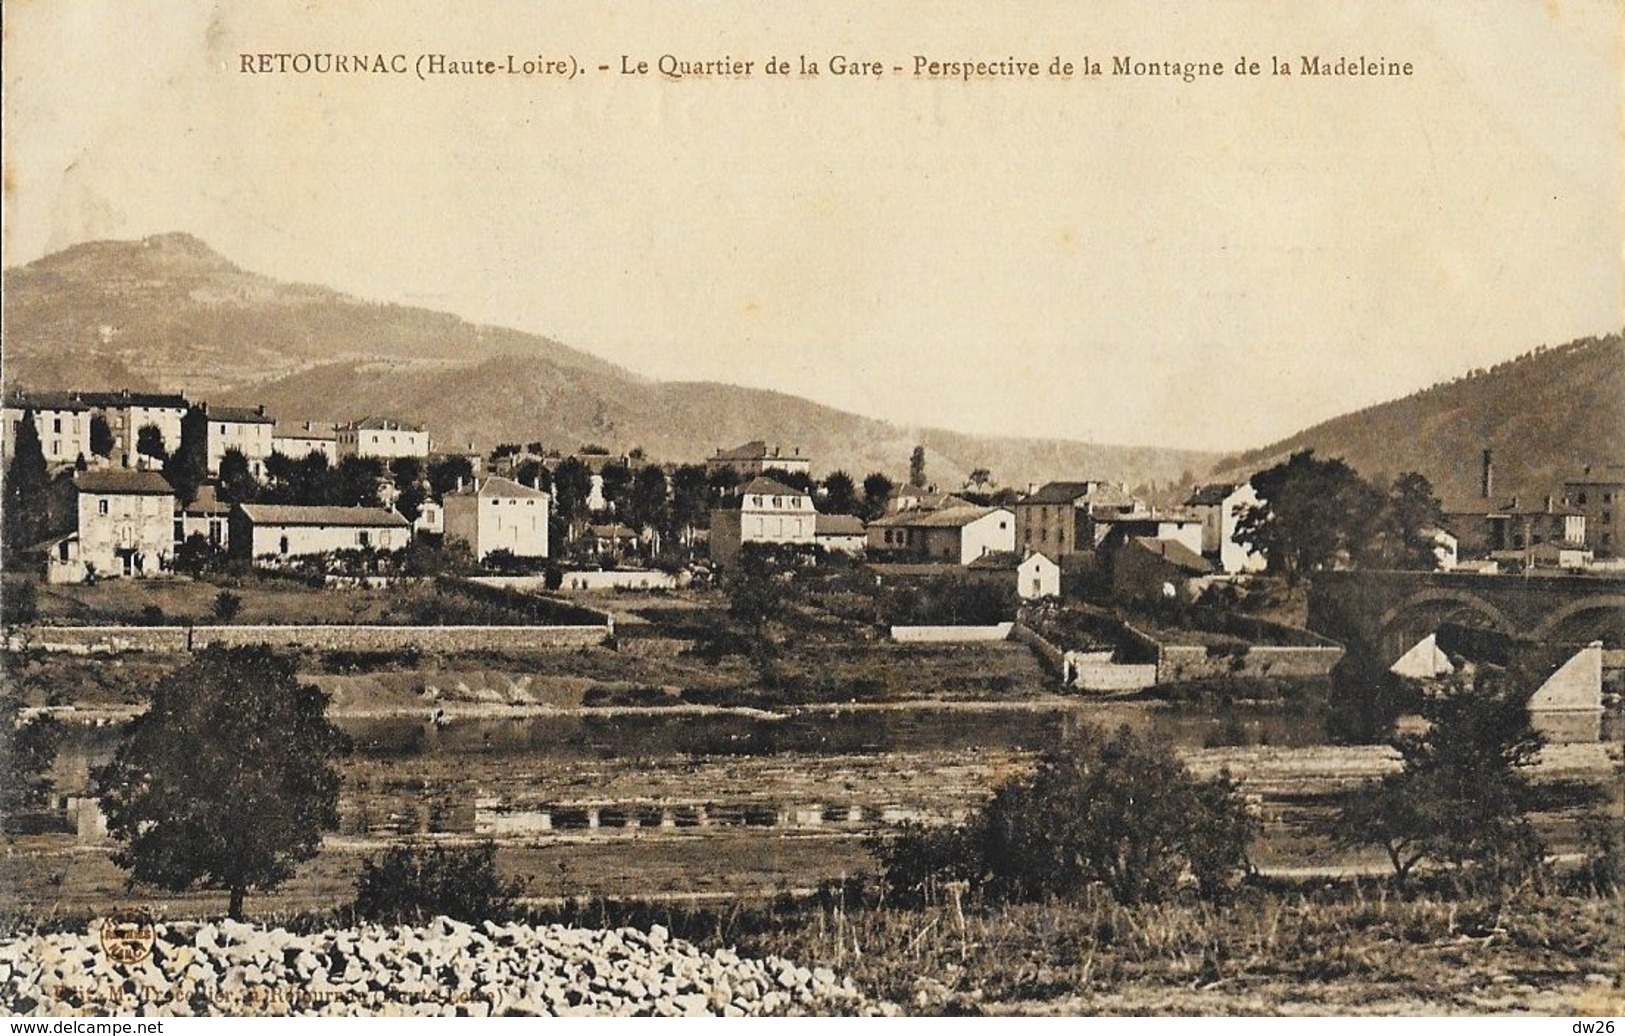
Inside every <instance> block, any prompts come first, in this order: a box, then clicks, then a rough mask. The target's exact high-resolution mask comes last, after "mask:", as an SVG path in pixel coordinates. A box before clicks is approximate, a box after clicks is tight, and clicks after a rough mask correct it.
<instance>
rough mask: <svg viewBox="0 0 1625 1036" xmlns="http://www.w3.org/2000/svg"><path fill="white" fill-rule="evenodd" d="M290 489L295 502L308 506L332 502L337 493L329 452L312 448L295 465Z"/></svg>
mask: <svg viewBox="0 0 1625 1036" xmlns="http://www.w3.org/2000/svg"><path fill="white" fill-rule="evenodd" d="M289 490H290V492H291V495H292V497H293V501H292V502H293V503H296V504H304V505H306V506H316V505H320V504H328V503H332V502H333V499H334V497H335V496H336V495H337V494H336V493H334V491H333V468H332V465H330V464H329V463H328V461H327V454H325V453H322V452H321V451H320V450H311V451H310V452H309V453H307V454H305V456H304V458H303V459H301V460H300V461H298V462H297V463H296V464H295V465H294V471H293V477H292V481H291V482H290V483H289Z"/></svg>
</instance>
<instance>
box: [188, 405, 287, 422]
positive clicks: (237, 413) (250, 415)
mask: <svg viewBox="0 0 1625 1036" xmlns="http://www.w3.org/2000/svg"><path fill="white" fill-rule="evenodd" d="M204 415H205V416H206V417H208V419H209V420H211V421H232V422H235V423H237V424H269V425H274V424H276V418H274V417H272V416H270V415H269V414H267V413H265V412H264V411H262V410H260V409H259V408H258V407H251V406H211V407H209V408H208V409H207V410H205V411H204Z"/></svg>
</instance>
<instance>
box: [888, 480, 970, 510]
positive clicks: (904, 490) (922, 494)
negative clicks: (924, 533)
mask: <svg viewBox="0 0 1625 1036" xmlns="http://www.w3.org/2000/svg"><path fill="white" fill-rule="evenodd" d="M972 506H975V505H973V504H972V503H971V502H970V501H969V500H966V499H965V498H964V497H962V496H955V495H954V494H952V493H939V492H937V490H936V487H934V486H927V487H921V486H898V487H897V488H896V489H894V490H892V491H891V495H890V496H888V497H886V513H887V514H900V513H902V512H904V511H940V510H942V509H943V508H945V507H972Z"/></svg>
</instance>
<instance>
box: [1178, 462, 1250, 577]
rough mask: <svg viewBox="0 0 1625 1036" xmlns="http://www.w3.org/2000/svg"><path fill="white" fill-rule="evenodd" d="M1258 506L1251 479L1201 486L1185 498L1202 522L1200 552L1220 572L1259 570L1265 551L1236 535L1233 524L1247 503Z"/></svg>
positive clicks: (1186, 506) (1192, 511)
mask: <svg viewBox="0 0 1625 1036" xmlns="http://www.w3.org/2000/svg"><path fill="white" fill-rule="evenodd" d="M1256 506H1258V493H1257V492H1256V491H1255V490H1254V489H1253V485H1252V483H1251V482H1241V483H1235V482H1220V483H1214V484H1212V485H1206V486H1202V487H1201V488H1199V489H1197V490H1196V492H1194V493H1192V494H1191V495H1190V496H1189V497H1188V498H1187V499H1186V500H1185V509H1186V510H1188V511H1190V512H1191V514H1193V515H1194V516H1195V517H1196V518H1197V519H1198V520H1199V521H1201V523H1202V548H1201V553H1202V556H1203V557H1205V558H1208V559H1209V560H1211V561H1214V562H1217V564H1218V568H1219V570H1220V571H1222V572H1230V573H1235V572H1262V571H1263V570H1264V566H1265V558H1264V555H1263V554H1262V553H1260V552H1258V551H1256V550H1254V549H1252V548H1251V547H1249V546H1247V545H1246V544H1244V543H1241V542H1239V541H1237V539H1236V525H1237V523H1238V522H1239V521H1240V520H1241V516H1242V514H1243V513H1245V511H1246V509H1247V508H1249V507H1256Z"/></svg>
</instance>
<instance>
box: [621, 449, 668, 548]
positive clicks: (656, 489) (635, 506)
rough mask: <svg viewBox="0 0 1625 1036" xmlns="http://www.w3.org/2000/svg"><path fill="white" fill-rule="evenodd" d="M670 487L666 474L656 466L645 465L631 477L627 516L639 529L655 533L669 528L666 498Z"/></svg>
mask: <svg viewBox="0 0 1625 1036" xmlns="http://www.w3.org/2000/svg"><path fill="white" fill-rule="evenodd" d="M670 488H671V487H670V486H669V485H668V483H667V481H666V472H665V471H664V470H662V469H661V467H660V465H658V464H646V465H644V466H643V467H641V468H639V469H638V473H637V474H636V475H634V476H632V491H631V493H630V495H629V498H628V500H627V505H628V506H627V516H628V517H629V518H630V519H631V521H632V524H633V526H635V527H636V528H639V529H654V530H656V531H657V532H659V531H662V530H665V529H668V528H670V525H671V523H670V521H669V516H670V514H671V510H670V506H669V504H668V501H667V497H668V496H669V495H670Z"/></svg>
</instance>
